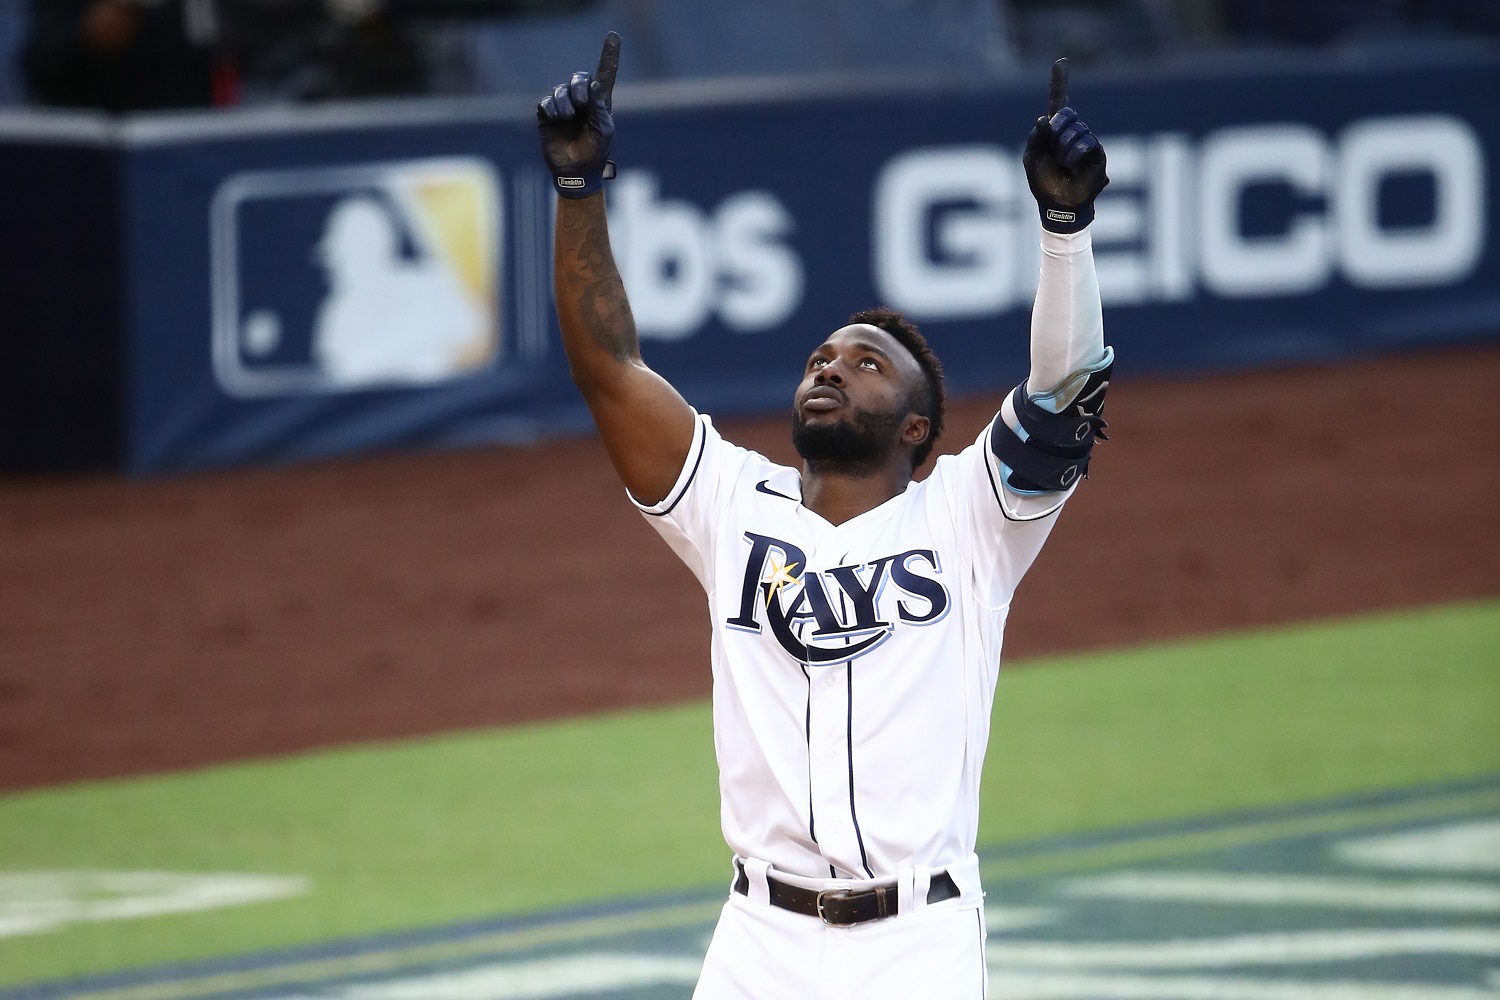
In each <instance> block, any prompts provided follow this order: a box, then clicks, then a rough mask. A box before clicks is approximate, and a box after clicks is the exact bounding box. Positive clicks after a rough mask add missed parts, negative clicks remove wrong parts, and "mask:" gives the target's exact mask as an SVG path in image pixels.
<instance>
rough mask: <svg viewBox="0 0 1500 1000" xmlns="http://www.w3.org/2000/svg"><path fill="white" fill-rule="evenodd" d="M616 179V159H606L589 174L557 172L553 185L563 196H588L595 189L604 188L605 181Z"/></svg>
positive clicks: (600, 189)
mask: <svg viewBox="0 0 1500 1000" xmlns="http://www.w3.org/2000/svg"><path fill="white" fill-rule="evenodd" d="M614 179H615V161H614V160H605V161H604V165H603V166H602V167H600V168H599V169H598V170H595V171H591V172H589V173H587V174H556V175H554V176H553V178H552V186H553V187H554V188H556V189H557V193H558V195H559V196H560V197H563V198H587V197H588V196H589V195H591V194H593V193H594V192H595V191H602V190H604V182H605V181H612V180H614Z"/></svg>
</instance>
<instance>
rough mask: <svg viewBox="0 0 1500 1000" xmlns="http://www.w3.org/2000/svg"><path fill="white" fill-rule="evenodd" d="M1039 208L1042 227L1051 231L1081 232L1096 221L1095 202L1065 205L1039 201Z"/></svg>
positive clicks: (1037, 205)
mask: <svg viewBox="0 0 1500 1000" xmlns="http://www.w3.org/2000/svg"><path fill="white" fill-rule="evenodd" d="M1036 207H1037V210H1038V211H1039V212H1041V215H1042V228H1043V229H1045V230H1047V231H1048V232H1051V233H1076V232H1081V231H1082V230H1083V229H1084V228H1085V227H1086V226H1088V224H1089V223H1091V222H1093V221H1094V203H1093V202H1092V201H1090V202H1087V203H1086V204H1083V205H1071V206H1064V205H1058V204H1053V203H1048V202H1045V201H1038V202H1037V204H1036Z"/></svg>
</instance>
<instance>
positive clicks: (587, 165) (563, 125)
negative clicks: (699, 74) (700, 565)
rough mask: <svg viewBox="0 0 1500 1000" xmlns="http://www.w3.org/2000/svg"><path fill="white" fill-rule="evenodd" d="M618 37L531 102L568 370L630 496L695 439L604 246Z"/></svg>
mask: <svg viewBox="0 0 1500 1000" xmlns="http://www.w3.org/2000/svg"><path fill="white" fill-rule="evenodd" d="M619 62H620V37H619V36H618V35H616V34H615V33H614V32H610V33H609V35H608V36H607V37H606V38H605V41H604V50H603V52H602V53H601V55H600V57H599V71H598V73H597V74H594V75H592V76H591V75H590V74H588V73H585V72H579V73H574V74H573V77H572V79H571V80H570V81H569V82H568V83H566V84H561V85H559V86H558V87H557V88H556V89H555V90H554V91H553V92H552V94H550V95H549V96H548V97H547V98H546V99H545V100H543V101H542V102H541V103H540V104H539V105H538V106H537V127H538V131H539V132H540V133H541V138H542V155H543V156H544V157H545V159H546V161H547V166H548V167H549V168H550V169H551V170H552V175H553V178H554V181H555V185H556V189H557V193H558V196H559V197H558V200H557V227H556V236H555V241H554V244H553V275H554V277H553V292H554V295H555V297H556V300H557V319H558V323H559V325H560V326H561V328H562V339H563V350H564V351H565V352H566V353H567V356H568V369H569V371H570V372H571V373H572V376H573V381H574V383H575V384H576V385H577V386H578V389H579V391H580V392H581V393H583V398H584V402H586V403H587V404H588V407H589V412H590V413H592V414H593V417H594V423H595V425H596V426H597V427H598V428H599V436H600V438H601V439H602V440H603V441H604V448H605V450H606V451H607V452H608V453H609V458H610V461H611V462H612V463H613V464H614V467H615V471H616V472H618V473H619V475H620V479H621V480H622V481H623V482H624V483H625V488H626V489H628V490H629V491H630V494H631V496H633V497H634V498H635V499H636V500H637V501H639V502H641V503H643V504H647V505H651V504H655V503H657V502H659V501H661V500H663V499H664V498H665V497H666V496H667V494H668V493H669V492H670V491H671V489H672V486H673V484H674V483H675V482H676V481H677V478H678V474H679V473H680V472H681V471H682V467H683V463H684V462H685V461H686V460H687V454H688V450H689V448H690V447H691V446H692V443H693V434H694V424H695V420H696V418H695V416H694V414H693V410H692V407H690V406H688V404H687V401H686V400H684V399H683V398H682V396H681V395H679V394H678V392H677V390H676V389H674V388H672V386H671V384H669V383H668V382H667V381H666V380H665V379H663V378H662V377H661V376H660V375H658V374H656V373H655V372H653V371H652V370H651V369H650V368H647V367H646V364H645V362H644V361H642V360H641V352H640V342H639V340H638V338H637V336H636V329H635V319H634V318H633V317H632V316H631V313H630V302H629V301H628V300H627V299H626V297H625V283H624V281H623V280H622V279H621V277H620V271H619V268H618V267H617V266H616V265H615V259H614V254H613V252H612V251H611V250H610V245H609V223H608V219H607V217H606V215H605V211H604V193H603V190H602V187H603V177H604V172H605V169H606V164H607V163H608V157H609V147H610V143H611V141H612V140H613V138H614V119H613V116H612V114H611V98H612V92H613V90H614V82H615V72H616V70H617V69H618V67H619Z"/></svg>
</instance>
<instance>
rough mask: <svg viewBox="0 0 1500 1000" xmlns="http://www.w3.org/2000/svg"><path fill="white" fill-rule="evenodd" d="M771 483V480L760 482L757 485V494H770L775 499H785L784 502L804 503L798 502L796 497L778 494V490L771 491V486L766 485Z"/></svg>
mask: <svg viewBox="0 0 1500 1000" xmlns="http://www.w3.org/2000/svg"><path fill="white" fill-rule="evenodd" d="M769 482H770V480H769V479H762V480H761V481H760V482H758V483H756V484H755V492H757V493H769V494H770V495H771V496H773V497H781V499H783V500H790V501H791V502H792V503H801V502H802V501H800V500H798V499H797V498H796V497H789V496H787V495H786V494H785V493H778V492H777V491H776V490H773V489H771V487H770V486H768V485H766V484H767V483H769Z"/></svg>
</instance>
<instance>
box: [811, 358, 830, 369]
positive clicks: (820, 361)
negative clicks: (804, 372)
mask: <svg viewBox="0 0 1500 1000" xmlns="http://www.w3.org/2000/svg"><path fill="white" fill-rule="evenodd" d="M826 364H828V359H827V358H813V359H812V360H811V361H809V362H808V363H807V367H809V368H822V367H823V366H824V365H826Z"/></svg>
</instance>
